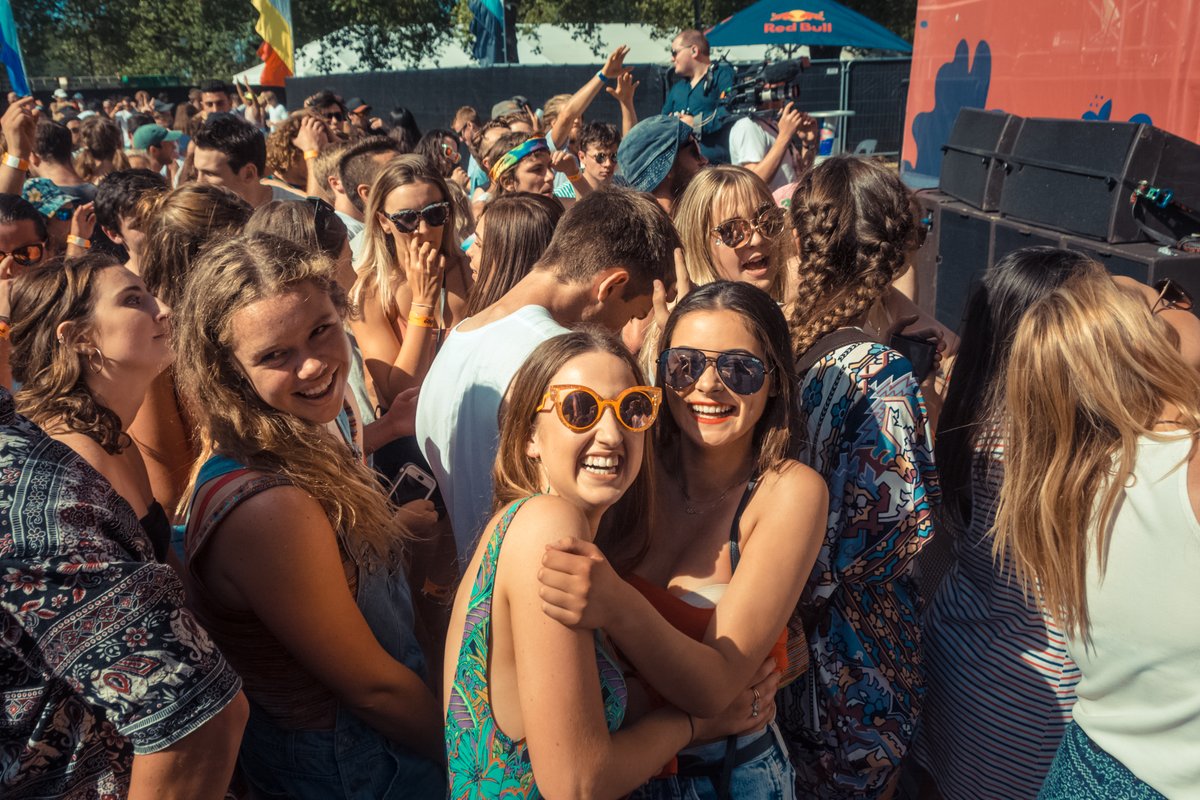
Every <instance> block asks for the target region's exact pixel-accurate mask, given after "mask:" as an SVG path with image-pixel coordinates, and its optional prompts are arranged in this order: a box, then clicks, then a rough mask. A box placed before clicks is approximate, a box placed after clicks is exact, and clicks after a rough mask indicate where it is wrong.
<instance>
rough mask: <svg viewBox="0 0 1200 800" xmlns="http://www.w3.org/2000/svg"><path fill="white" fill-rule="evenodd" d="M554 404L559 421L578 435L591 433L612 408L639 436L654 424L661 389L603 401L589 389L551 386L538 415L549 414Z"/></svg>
mask: <svg viewBox="0 0 1200 800" xmlns="http://www.w3.org/2000/svg"><path fill="white" fill-rule="evenodd" d="M547 403H553V405H554V410H555V411H557V412H558V419H559V421H561V422H562V424H563V425H566V426H567V428H569V429H570V430H572V431H575V432H576V433H583V432H585V431H590V430H591V429H592V428H594V427H596V423H598V422H599V421H600V418H601V417H602V416H604V409H605V408H608V407H611V408H612V410H613V415H614V416H615V417H616V418H617V421H618V422H620V423H621V424H622V425H624V426H625V427H626V428H627V429H629V430H631V431H634V432H635V433H639V432H641V431H644V430H646V429H647V428H649V427H650V426H651V425H653V424H654V420H655V419H657V418H658V408H659V405H660V404H661V403H662V389H660V388H658V387H657V386H630V387H629V388H628V389H626V390H625V391H623V392H621V393H620V394H619V395H617V396H616V397H614V398H611V399H607V400H606V399H604V398H602V397H601V396H600V395H598V394H596V393H595V392H594V391H592V390H591V389H589V388H588V387H586V386H576V385H574V384H562V385H558V386H551V387H549V388H548V389H547V390H546V394H545V395H543V396H542V402H541V404H540V405H539V406H538V408H537V410H538V413H541V412H542V411H549V410H550V409H549V408H548V407H547Z"/></svg>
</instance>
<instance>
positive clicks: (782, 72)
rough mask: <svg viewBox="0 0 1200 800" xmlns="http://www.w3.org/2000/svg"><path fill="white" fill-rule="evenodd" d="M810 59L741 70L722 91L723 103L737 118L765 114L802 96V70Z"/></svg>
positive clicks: (766, 64) (779, 62)
mask: <svg viewBox="0 0 1200 800" xmlns="http://www.w3.org/2000/svg"><path fill="white" fill-rule="evenodd" d="M808 65H809V61H808V58H797V59H793V60H791V61H777V62H775V63H774V64H768V63H766V62H763V63H762V64H759V65H756V66H752V67H742V68H740V69H738V70H737V73H736V77H735V79H734V84H733V86H732V87H730V88H729V90H728V91H726V92H723V93H722V94H721V104H722V105H724V106H725V108H726V109H728V111H729V113H730V114H731V115H732V116H735V117H742V116H747V115H762V114H766V113H769V112H772V111H775V110H777V109H780V108H783V107H784V106H785V105H786V104H787V103H789V102H795V101H797V100H799V99H800V80H799V79H800V73H801V72H803V71H804V70H805V69H807V68H808Z"/></svg>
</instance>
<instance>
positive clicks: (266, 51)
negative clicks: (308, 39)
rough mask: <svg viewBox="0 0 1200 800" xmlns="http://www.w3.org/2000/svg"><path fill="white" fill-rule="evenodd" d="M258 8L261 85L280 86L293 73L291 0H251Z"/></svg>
mask: <svg viewBox="0 0 1200 800" xmlns="http://www.w3.org/2000/svg"><path fill="white" fill-rule="evenodd" d="M250 2H251V4H252V5H253V6H254V7H255V8H256V9H257V10H258V22H257V23H256V24H255V25H254V31H255V32H256V33H257V34H258V35H259V36H261V37H262V40H263V43H262V45H261V46H260V47H259V48H258V56H259V58H261V59H262V60H263V62H264V65H263V72H262V78H260V79H259V85H261V86H283V85H284V79H285V78H287V77H288V76H289V75H294V74H296V48H295V42H294V41H293V39H292V3H291V0H250Z"/></svg>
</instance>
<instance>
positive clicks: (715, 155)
mask: <svg viewBox="0 0 1200 800" xmlns="http://www.w3.org/2000/svg"><path fill="white" fill-rule="evenodd" d="M671 65H672V66H673V67H674V68H675V74H676V75H678V76H679V77H680V78H681V79H682V80H679V81H676V83H675V85H674V86H672V87H671V91H670V92H668V93H667V101H666V103H664V104H663V109H662V113H663V114H668V115H673V116H677V117H679V119H680V120H681V121H682V122H683V123H684V124H685V125H687V126H689V127H691V129H692V131H693V132H694V133H695V134H696V138H697V140H698V141H699V142H700V152H701V153H703V154H704V157H705V158H706V159H708V160H709V161H714V162H727V161H728V160H729V153H728V151H727V149H726V147H725V145H724V144H723V143H722V141H721V138H722V137H721V130H722V128H724V127H725V126H726V125H727V124H728V123H729V112H728V111H727V110H726V109H725V107H724V106H722V105H721V103H720V100H721V94H722V93H723V92H726V91H728V90H729V89H730V88H732V87H733V67H732V66H730V65H729V64H725V63H720V64H714V63H712V60H711V59H710V58H709V48H708V39H706V38H705V36H704V34H703V33H701V32H700V31H698V30H696V29H695V28H688V29H687V30H683V31H680V32H679V35H678V36H676V37H675V39H674V40H673V41H672V42H671Z"/></svg>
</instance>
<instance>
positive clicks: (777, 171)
mask: <svg viewBox="0 0 1200 800" xmlns="http://www.w3.org/2000/svg"><path fill="white" fill-rule="evenodd" d="M818 127H819V125H818V123H817V121H816V120H815V119H813V118H812V117H810V116H808V115H807V114H804V113H802V112H800V111H797V110H796V109H795V107H794V105H793V104H792V103H788V104H787V105H786V106H784V108H783V111H781V112H780V114H779V119H778V120H771V119H769V118H767V117H763V116H761V115H759V114H751V115H749V116H745V117H742V118H741V119H739V120H738V121H737V122H735V123H733V127H732V128H731V129H730V131H729V163H731V164H736V165H737V166H739V167H745V168H746V169H748V170H750V171H751V172H753V173H755V174H756V175H758V177H760V178H762V179H763V180H764V181H766V183H767V185H768V186H770V187H771V191H775V190H776V189H780V188H782V187H784V186H787V185H788V184H789V183H793V182H795V181H796V180H797V179H798V178H799V177H800V176H801V175H803V174H804V173H805V172H806V171H807V170H809V169H810V168H811V167H812V164H813V157H814V156H816V154H817V135H818Z"/></svg>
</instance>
